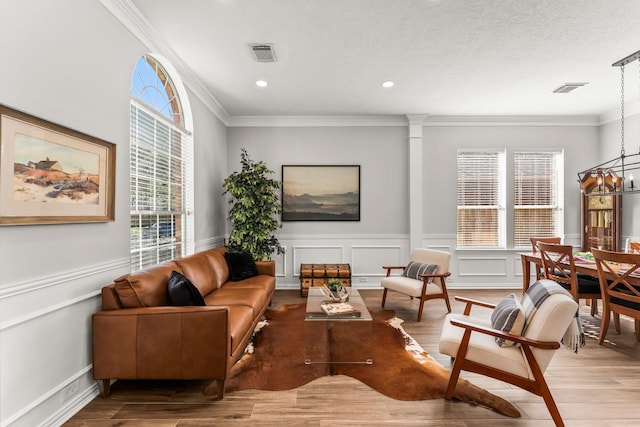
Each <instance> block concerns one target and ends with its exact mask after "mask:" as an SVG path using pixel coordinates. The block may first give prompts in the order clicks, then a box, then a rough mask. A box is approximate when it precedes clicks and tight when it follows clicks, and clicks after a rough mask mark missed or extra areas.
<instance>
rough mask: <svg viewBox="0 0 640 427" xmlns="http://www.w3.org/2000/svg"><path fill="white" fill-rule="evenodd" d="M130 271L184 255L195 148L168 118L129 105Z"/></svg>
mask: <svg viewBox="0 0 640 427" xmlns="http://www.w3.org/2000/svg"><path fill="white" fill-rule="evenodd" d="M130 147H131V156H130V162H131V165H130V166H131V183H130V195H131V202H130V203H131V267H132V270H138V269H142V268H145V267H148V266H151V265H155V264H159V263H161V262H163V261H167V260H170V259H174V258H179V257H181V256H183V255H184V254H185V249H186V245H187V244H188V243H187V242H189V241H192V239H193V238H192V236H189V235H188V230H189V227H188V226H187V219H188V215H189V213H190V212H189V206H190V203H189V201H188V198H187V196H188V195H189V194H190V192H191V189H190V188H189V185H188V183H189V182H190V180H189V179H188V171H189V170H190V168H191V164H190V159H191V142H190V138H189V136H188V135H187V134H185V133H184V131H182V130H181V129H180V128H179V127H177V126H175V125H174V124H172V123H170V122H168V120H166V119H165V118H164V117H162V116H160V115H159V114H155V113H153V112H152V111H150V110H147V109H145V108H143V107H142V106H141V105H139V104H137V103H136V102H132V103H131V146H130Z"/></svg>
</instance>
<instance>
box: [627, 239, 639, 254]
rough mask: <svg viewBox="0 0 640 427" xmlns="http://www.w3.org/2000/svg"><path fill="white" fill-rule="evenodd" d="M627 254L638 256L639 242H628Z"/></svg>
mask: <svg viewBox="0 0 640 427" xmlns="http://www.w3.org/2000/svg"><path fill="white" fill-rule="evenodd" d="M629 253H631V254H640V242H634V241H631V242H629Z"/></svg>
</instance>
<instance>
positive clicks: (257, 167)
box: [222, 148, 284, 261]
mask: <svg viewBox="0 0 640 427" xmlns="http://www.w3.org/2000/svg"><path fill="white" fill-rule="evenodd" d="M240 157H241V162H240V163H241V164H242V170H240V172H234V173H232V174H231V175H229V176H228V177H227V178H225V180H224V182H223V188H224V191H223V193H222V194H223V195H225V194H228V195H229V196H230V198H229V204H230V205H231V209H230V210H229V215H228V216H227V219H228V220H229V221H231V233H230V235H229V239H228V241H227V242H226V244H225V246H226V248H227V249H228V250H230V251H245V252H249V253H251V255H252V256H253V258H254V259H255V260H256V261H262V260H269V259H270V258H271V254H272V253H273V252H277V253H278V254H282V253H284V248H283V247H282V246H281V245H280V242H278V239H276V238H275V236H274V235H273V232H274V231H275V230H276V229H278V228H280V227H282V225H281V224H280V222H279V220H278V217H277V215H279V214H280V213H281V211H282V208H281V207H280V203H279V200H278V192H279V191H278V190H279V189H280V182H279V181H277V180H275V179H271V178H269V175H270V174H273V173H274V172H273V171H272V170H270V169H269V168H268V167H267V165H266V164H265V163H264V162H262V161H259V162H254V161H253V160H251V159H250V158H249V154H248V153H247V150H246V149H245V148H243V149H242V151H241V154H240Z"/></svg>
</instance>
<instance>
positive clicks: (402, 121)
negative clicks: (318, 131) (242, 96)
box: [228, 115, 408, 127]
mask: <svg viewBox="0 0 640 427" xmlns="http://www.w3.org/2000/svg"><path fill="white" fill-rule="evenodd" d="M407 124H408V121H407V118H406V116H400V115H397V116H396V115H344V116H234V117H231V120H230V121H229V124H228V126H229V127H315V126H317V127H340V126H407Z"/></svg>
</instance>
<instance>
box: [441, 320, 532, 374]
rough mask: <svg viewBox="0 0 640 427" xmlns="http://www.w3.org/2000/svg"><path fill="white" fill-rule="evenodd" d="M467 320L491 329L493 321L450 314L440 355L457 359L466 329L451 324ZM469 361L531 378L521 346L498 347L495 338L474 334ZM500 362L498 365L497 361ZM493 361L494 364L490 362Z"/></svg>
mask: <svg viewBox="0 0 640 427" xmlns="http://www.w3.org/2000/svg"><path fill="white" fill-rule="evenodd" d="M452 318H453V319H456V318H458V319H460V320H465V321H467V322H469V323H474V324H478V325H481V326H485V327H487V328H491V320H490V319H483V318H477V317H472V316H464V315H461V314H448V315H447V316H446V317H445V319H444V324H443V325H442V335H441V337H440V353H442V354H446V355H448V356H451V357H456V354H457V353H458V347H459V345H460V341H462V335H463V333H464V328H461V327H459V326H455V325H452V324H451V319H452ZM465 358H466V359H468V360H472V361H474V362H478V363H481V364H486V365H491V366H495V365H500V366H502V370H504V371H506V372H511V373H512V374H515V375H519V376H521V377H524V378H530V376H529V375H530V374H529V369H528V367H527V364H526V361H525V358H524V354H523V353H522V350H521V349H520V347H519V346H511V347H498V345H497V344H496V341H495V338H494V337H493V336H491V335H487V334H482V333H479V332H472V333H471V339H470V340H469V348H468V350H467V355H466V357H465ZM496 359H498V360H500V362H499V363H496V362H495V360H496ZM490 360H492V362H489V361H490Z"/></svg>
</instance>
